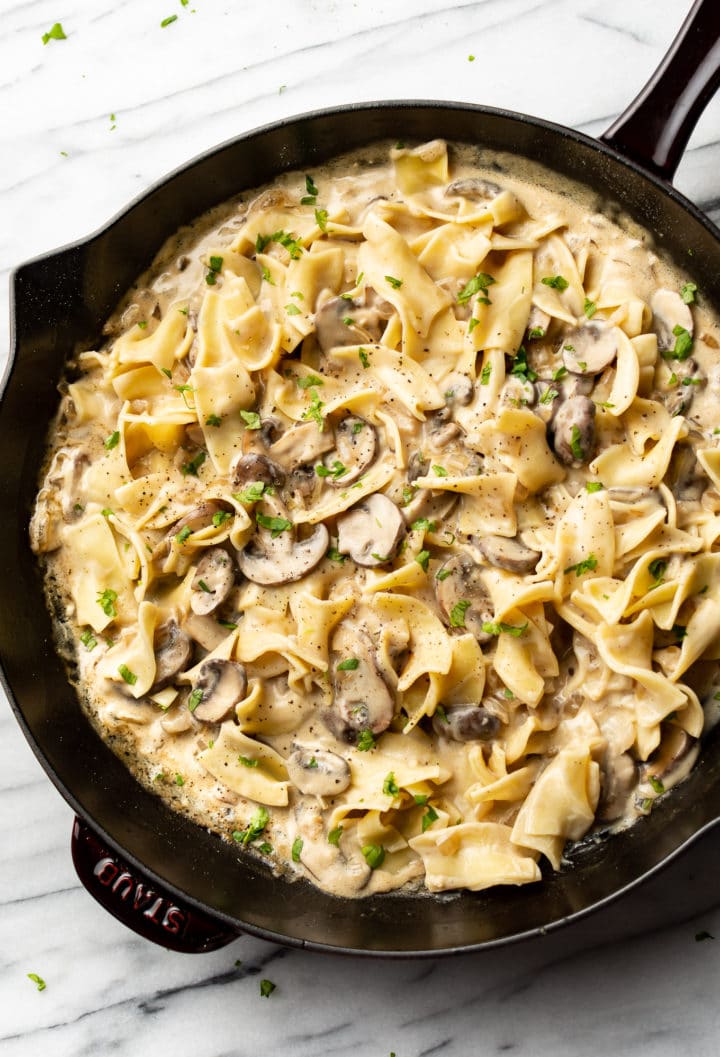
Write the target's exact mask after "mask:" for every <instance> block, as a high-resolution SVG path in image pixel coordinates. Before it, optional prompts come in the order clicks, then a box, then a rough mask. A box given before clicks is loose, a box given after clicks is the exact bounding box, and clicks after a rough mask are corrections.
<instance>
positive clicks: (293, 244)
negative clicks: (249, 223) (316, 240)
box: [255, 231, 302, 261]
mask: <svg viewBox="0 0 720 1057" xmlns="http://www.w3.org/2000/svg"><path fill="white" fill-rule="evenodd" d="M271 242H277V244H278V245H279V246H283V247H284V248H285V249H286V250H287V251H288V253H289V254H290V259H291V260H293V261H296V260H298V259H299V257H300V254H301V253H302V246H301V244H300V241H299V240H298V239H296V238H293V236H292V235H289V234H288V233H287V232H286V231H275V232H274V233H273V234H272V235H258V237H257V238H256V240H255V249H256V251H257V252H258V253H262V252H263V251H264V250H265V248H266V247H267V246H268V245H269V244H270V243H271Z"/></svg>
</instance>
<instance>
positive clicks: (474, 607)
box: [435, 554, 494, 644]
mask: <svg viewBox="0 0 720 1057" xmlns="http://www.w3.org/2000/svg"><path fill="white" fill-rule="evenodd" d="M439 571H440V572H442V573H443V574H444V575H443V577H442V579H439V578H438V577H437V576H436V578H435V594H436V596H437V600H438V604H439V606H440V609H441V612H442V617H443V620H444V621H445V623H446V624H447V625H448V626H449V627H450V628H453V627H457V628H458V630H459V631H471V632H472V633H473V635H474V636H475V638H476V639H477V641H478V642H479V643H481V644H482V643H484V642H490V640H491V639H492V635H491V634H489V633H488V632H487V631H483V624H485V623H488V622H489V621H492V620H493V618H494V610H493V606H492V602H491V601H490V595H489V594H488V591H487V588H486V587H485V584H484V583H483V580H482V570H481V567H480V566H479V565H476V564H475V562H474V561H473V560H472V558H471V557H470V555H469V554H454V555H453V556H452V558H449V559H448V560H447V561H446V562H445V563H444V565H443V566H442V569H441V570H439ZM467 602H469V603H470V605H469V606H468V605H464V603H467ZM460 616H462V620H463V623H462V624H459V623H458V618H459V617H460Z"/></svg>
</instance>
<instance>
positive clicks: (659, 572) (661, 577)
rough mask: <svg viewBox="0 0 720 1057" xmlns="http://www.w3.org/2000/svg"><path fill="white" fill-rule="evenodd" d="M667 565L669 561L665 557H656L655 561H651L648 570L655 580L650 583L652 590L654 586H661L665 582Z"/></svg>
mask: <svg viewBox="0 0 720 1057" xmlns="http://www.w3.org/2000/svg"><path fill="white" fill-rule="evenodd" d="M667 567H668V563H667V562H666V561H665V560H664V559H663V558H656V559H655V561H652V562H650V564H649V565H648V572H649V573H650V575H651V576H652V578H653V582H652V584H651V585H650V589H651V590H652V588H653V587H659V586H660V584H662V583H664V582H665V573H666V572H667Z"/></svg>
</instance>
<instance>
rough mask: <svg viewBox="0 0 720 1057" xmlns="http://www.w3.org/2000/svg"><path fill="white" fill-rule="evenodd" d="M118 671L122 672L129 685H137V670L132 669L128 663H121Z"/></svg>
mask: <svg viewBox="0 0 720 1057" xmlns="http://www.w3.org/2000/svg"><path fill="white" fill-rule="evenodd" d="M118 671H119V672H120V675H121V676H122V677H123V679H124V680H125V682H126V683H127V684H128V686H135V683H136V682H137V680H138V677H137V676H136V675H135V672H131V671H130V669H129V668H128V666H127V665H126V664H119V665H118Z"/></svg>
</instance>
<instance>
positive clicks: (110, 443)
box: [103, 429, 120, 451]
mask: <svg viewBox="0 0 720 1057" xmlns="http://www.w3.org/2000/svg"><path fill="white" fill-rule="evenodd" d="M119 443H120V431H119V430H117V429H116V430H115V432H114V433H111V434H110V436H109V437H106V438H105V440H104V442H103V447H104V448H105V449H106V451H112V450H113V448H117V446H118V444H119Z"/></svg>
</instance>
